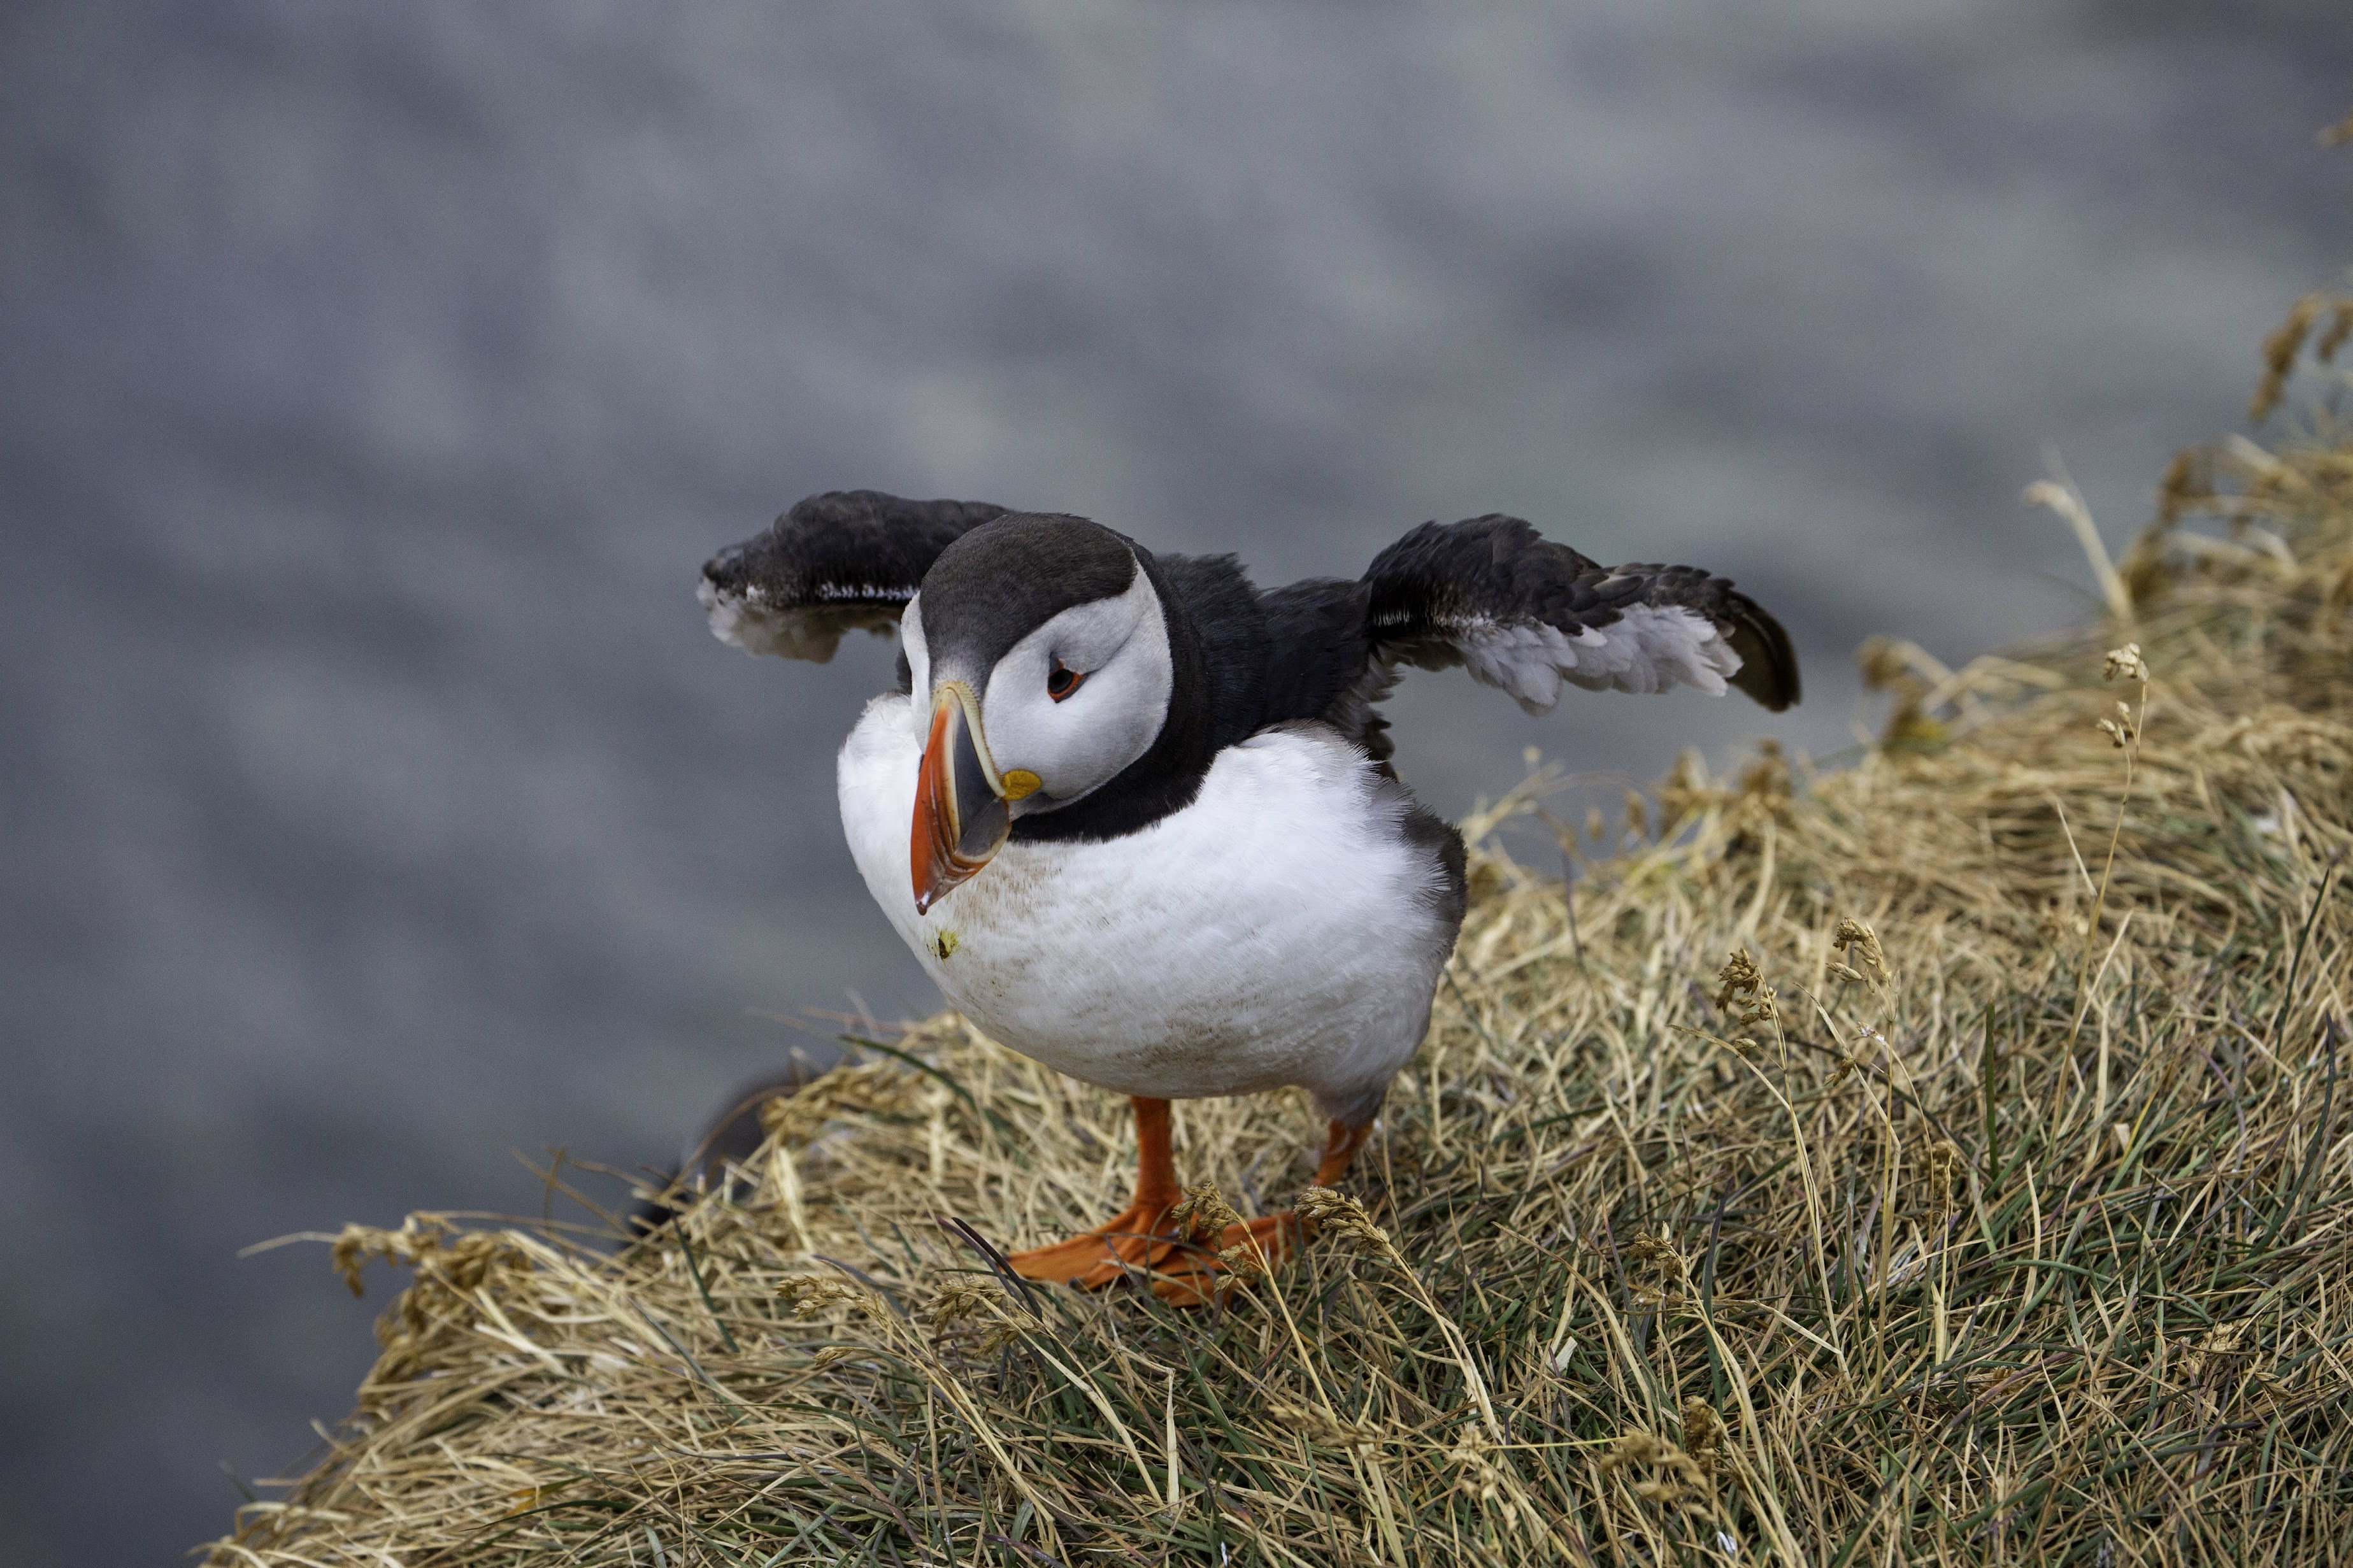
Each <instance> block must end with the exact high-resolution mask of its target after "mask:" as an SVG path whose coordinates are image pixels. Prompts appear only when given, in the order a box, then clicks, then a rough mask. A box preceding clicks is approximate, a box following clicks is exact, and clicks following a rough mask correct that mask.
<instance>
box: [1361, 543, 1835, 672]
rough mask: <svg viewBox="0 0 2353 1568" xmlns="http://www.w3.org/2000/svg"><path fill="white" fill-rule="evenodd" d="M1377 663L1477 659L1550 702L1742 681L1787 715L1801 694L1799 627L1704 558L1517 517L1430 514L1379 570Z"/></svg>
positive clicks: (1437, 665)
mask: <svg viewBox="0 0 2353 1568" xmlns="http://www.w3.org/2000/svg"><path fill="white" fill-rule="evenodd" d="M1364 581H1365V586H1366V589H1367V590H1368V594H1369V602H1368V604H1367V605H1366V633H1367V636H1368V638H1369V640H1370V643H1371V648H1370V653H1371V657H1372V660H1373V662H1374V664H1375V665H1376V667H1377V666H1381V665H1393V664H1396V663H1398V662H1402V663H1407V664H1412V665H1418V666H1419V667H1421V668H1426V669H1443V668H1451V667H1452V666H1454V665H1458V664H1460V665H1463V666H1465V667H1467V668H1469V669H1470V671H1471V673H1472V676H1473V677H1474V678H1476V679H1480V680H1482V681H1485V682H1486V683H1487V684H1488V685H1490V686H1498V687H1501V688H1503V689H1504V690H1505V691H1508V692H1510V693H1511V694H1512V695H1513V696H1514V697H1515V698H1517V699H1519V702H1520V706H1521V707H1523V708H1525V709H1526V710H1528V711H1530V712H1532V713H1541V712H1544V711H1546V710H1548V709H1550V708H1551V707H1552V705H1553V704H1554V702H1555V701H1556V700H1558V699H1559V696H1560V683H1561V682H1562V681H1564V680H1566V681H1567V682H1569V683H1570V684H1571V685H1574V686H1582V687H1587V688H1589V689H1595V690H1601V689H1616V690H1620V691H1643V692H1648V691H1664V690H1666V689H1668V688H1670V687H1672V686H1676V685H1679V684H1680V685H1688V686H1696V687H1698V688H1699V689H1701V690H1703V691H1706V692H1710V693H1712V694H1715V695H1719V696H1720V695H1722V693H1723V691H1724V689H1725V686H1726V685H1730V686H1733V687H1736V688H1737V689H1740V690H1741V691H1743V692H1745V693H1746V694H1747V695H1748V696H1750V697H1752V698H1754V699H1755V700H1757V701H1758V702H1760V703H1762V704H1764V705H1765V706H1766V707H1767V708H1769V709H1771V710H1773V711H1774V712H1777V713H1778V712H1779V711H1781V710H1783V709H1785V708H1787V707H1788V706H1789V704H1791V703H1792V702H1795V701H1796V700H1798V658H1797V655H1796V654H1795V653H1794V652H1793V651H1792V650H1791V649H1790V647H1789V634H1788V633H1787V632H1785V631H1783V630H1782V629H1781V624H1780V622H1778V621H1777V620H1775V619H1774V618H1773V617H1772V616H1769V615H1767V614H1766V613H1765V611H1764V610H1763V609H1762V608H1760V607H1759V606H1758V605H1757V602H1756V601H1755V600H1753V599H1751V598H1749V597H1748V596H1747V595H1745V594H1740V593H1736V592H1735V591H1734V589H1733V586H1732V584H1730V583H1729V582H1727V581H1725V579H1724V578H1721V577H1711V576H1709V575H1708V574H1706V573H1704V572H1702V571H1700V570H1699V569H1698V568H1696V567H1693V566H1653V565H1635V566H1617V567H1608V566H1602V565H1599V564H1598V563H1595V562H1592V561H1589V560H1588V559H1586V557H1584V556H1582V555H1579V554H1578V553H1577V552H1576V551H1574V550H1571V549H1569V548H1568V547H1567V545H1565V544H1556V543H1554V542H1552V541H1550V540H1548V539H1546V538H1545V537H1544V536H1543V535H1542V534H1539V533H1538V532H1537V531H1535V529H1534V528H1531V527H1530V526H1529V525H1528V524H1526V523H1525V522H1523V521H1520V520H1519V519H1518V518H1515V517H1504V516H1501V515H1495V516H1489V517H1480V518H1473V519H1472V520H1471V521H1468V522H1457V523H1451V524H1445V525H1440V524H1439V523H1435V522H1426V523H1423V524H1422V525H1421V526H1420V527H1419V528H1417V529H1415V530H1414V531H1412V532H1411V533H1409V534H1407V535H1406V536H1405V537H1404V538H1403V539H1400V540H1398V542H1396V543H1395V544H1392V545H1390V546H1389V547H1388V549H1387V550H1384V551H1382V552H1380V554H1379V555H1378V556H1377V557H1375V558H1374V561H1373V564H1372V569H1371V570H1370V571H1368V572H1366V574H1365V579H1364Z"/></svg>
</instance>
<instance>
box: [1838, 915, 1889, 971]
mask: <svg viewBox="0 0 2353 1568" xmlns="http://www.w3.org/2000/svg"><path fill="white" fill-rule="evenodd" d="M1831 946H1832V947H1840V948H1844V949H1845V950H1846V955H1847V960H1848V962H1849V963H1852V962H1853V961H1854V960H1855V958H1856V956H1857V955H1858V952H1859V953H1860V955H1861V958H1862V962H1863V963H1867V964H1869V965H1870V966H1871V970H1872V973H1874V974H1876V975H1878V976H1879V978H1880V980H1881V981H1882V982H1884V981H1885V980H1886V979H1887V975H1888V969H1887V954H1886V953H1885V952H1882V951H1881V949H1880V946H1879V933H1878V932H1877V931H1873V930H1872V929H1871V927H1870V926H1868V925H1866V924H1864V923H1863V922H1862V921H1859V920H1855V919H1852V917H1849V918H1845V919H1841V921H1839V923H1838V929H1837V930H1836V931H1832V932H1831Z"/></svg>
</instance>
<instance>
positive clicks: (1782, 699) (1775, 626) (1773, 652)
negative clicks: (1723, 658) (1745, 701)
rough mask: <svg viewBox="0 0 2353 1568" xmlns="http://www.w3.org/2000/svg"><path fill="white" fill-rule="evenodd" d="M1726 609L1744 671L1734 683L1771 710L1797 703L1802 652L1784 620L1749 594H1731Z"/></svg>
mask: <svg viewBox="0 0 2353 1568" xmlns="http://www.w3.org/2000/svg"><path fill="white" fill-rule="evenodd" d="M1727 598H1728V600H1729V602H1728V603H1727V605H1725V609H1726V610H1727V611H1728V612H1729V619H1730V620H1731V623H1732V628H1731V632H1730V636H1729V639H1728V640H1729V641H1730V642H1731V644H1732V651H1733V652H1735V653H1736V654H1738V655H1739V656H1740V672H1739V673H1738V674H1737V675H1735V676H1734V677H1733V678H1732V684H1733V686H1734V687H1735V688H1736V689H1738V690H1740V691H1741V692H1743V693H1744V694H1746V696H1748V697H1750V698H1752V699H1754V700H1756V701H1757V703H1758V704H1759V705H1760V706H1762V707H1763V708H1765V709H1766V710H1768V711H1770V712H1774V713H1779V712H1783V711H1785V710H1788V709H1789V708H1790V707H1792V706H1793V705H1795V704H1796V702H1797V701H1798V699H1799V679H1798V653H1797V650H1796V649H1795V648H1793V647H1790V646H1789V634H1788V632H1786V631H1784V630H1783V629H1782V628H1781V623H1780V622H1778V621H1777V620H1775V619H1774V618H1773V617H1772V616H1769V615H1767V613H1766V611H1765V609H1764V607H1763V606H1762V605H1758V604H1757V601H1756V600H1754V599H1752V598H1750V597H1749V596H1748V595H1746V594H1732V595H1727Z"/></svg>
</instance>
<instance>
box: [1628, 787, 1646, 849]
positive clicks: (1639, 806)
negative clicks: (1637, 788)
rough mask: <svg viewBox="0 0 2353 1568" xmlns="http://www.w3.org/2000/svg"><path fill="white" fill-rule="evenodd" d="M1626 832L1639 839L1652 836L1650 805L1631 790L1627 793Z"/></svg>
mask: <svg viewBox="0 0 2353 1568" xmlns="http://www.w3.org/2000/svg"><path fill="white" fill-rule="evenodd" d="M1626 831H1627V832H1629V833H1630V834H1632V835H1633V836H1634V837H1637V838H1648V837H1650V836H1651V807H1650V803H1649V802H1648V801H1646V800H1644V799H1643V798H1642V797H1641V795H1638V794H1636V793H1635V792H1634V791H1632V790H1628V791H1627V792H1626Z"/></svg>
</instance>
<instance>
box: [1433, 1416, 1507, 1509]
mask: <svg viewBox="0 0 2353 1568" xmlns="http://www.w3.org/2000/svg"><path fill="white" fill-rule="evenodd" d="M1492 1453H1493V1449H1492V1448H1491V1447H1489V1445H1488V1443H1487V1440H1486V1439H1485V1438H1484V1437H1482V1436H1480V1434H1479V1429H1478V1428H1477V1427H1476V1426H1465V1427H1464V1428H1462V1436H1461V1440H1460V1441H1458V1442H1457V1443H1456V1444H1455V1445H1454V1447H1451V1448H1449V1449H1448V1450H1447V1451H1446V1459H1447V1462H1448V1463H1449V1464H1451V1465H1453V1466H1455V1467H1456V1468H1458V1469H1460V1471H1461V1474H1460V1475H1458V1476H1456V1477H1455V1479H1454V1489H1455V1490H1457V1491H1459V1492H1462V1493H1465V1494H1467V1495H1469V1496H1471V1497H1474V1498H1477V1499H1478V1500H1480V1501H1482V1502H1487V1503H1492V1502H1493V1501H1494V1500H1495V1499H1496V1498H1497V1497H1499V1496H1500V1495H1502V1492H1503V1489H1504V1472H1503V1471H1502V1470H1501V1469H1500V1468H1497V1466H1496V1464H1495V1461H1494V1459H1493V1458H1491V1457H1490V1456H1491V1455H1492Z"/></svg>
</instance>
